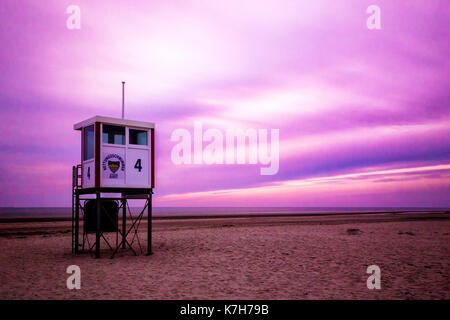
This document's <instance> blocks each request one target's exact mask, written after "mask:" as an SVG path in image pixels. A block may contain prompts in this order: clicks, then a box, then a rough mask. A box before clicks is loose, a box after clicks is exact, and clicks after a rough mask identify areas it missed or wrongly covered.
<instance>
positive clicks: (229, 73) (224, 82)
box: [0, 0, 450, 207]
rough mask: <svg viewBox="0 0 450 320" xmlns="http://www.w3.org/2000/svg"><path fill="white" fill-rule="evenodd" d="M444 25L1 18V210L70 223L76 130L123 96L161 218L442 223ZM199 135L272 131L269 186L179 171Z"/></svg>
mask: <svg viewBox="0 0 450 320" xmlns="http://www.w3.org/2000/svg"><path fill="white" fill-rule="evenodd" d="M374 4H375V5H377V6H379V8H380V21H381V29H375V30H369V29H368V27H367V25H366V21H367V19H368V18H369V16H370V14H368V13H366V10H367V8H368V6H370V5H374ZM70 5H76V6H78V7H79V8H80V21H81V22H80V29H69V28H68V27H67V20H68V19H69V17H70V16H71V14H72V11H69V13H67V8H68V7H69V6H70ZM449 18H450V3H449V2H448V1H444V0H443V1H440V0H434V1H425V0H421V1H417V0H410V1H399V0H396V1H392V0H389V1H385V0H370V1H366V0H346V1H334V0H316V1H292V0H290V1H288V0H273V1H272V0H264V1H260V0H259V1H254V0H245V1H242V0H239V1H235V0H226V1H223V0H217V1H205V0H203V1H199V0H198V1H189V0H185V1H177V0H175V1H172V0H171V1H137V0H127V1H125V0H119V1H102V0H97V1H86V0H71V1H64V0H46V1H32V0H21V1H17V0H2V1H1V2H0V119H1V126H0V163H1V170H0V206H1V207H6V206H15V207H28V206H33V207H43V206H51V207H61V206H70V203H71V167H72V165H75V164H77V163H79V161H80V133H79V132H78V131H74V130H73V124H75V123H77V122H80V121H82V120H85V119H87V118H90V117H92V116H94V115H103V116H111V117H120V116H121V98H122V97H121V81H126V83H127V84H126V111H125V116H126V118H127V119H134V120H142V121H149V122H155V123H156V146H155V150H156V188H155V201H154V204H155V205H156V206H260V207H263V206H300V207H301V206H305V207H327V206H331V207H333V206H334V207H336V206H341V207H350V206H356V207H373V206H376V207H395V206H397V207H408V206H411V207H450V196H449V195H450V126H449V125H450V90H449V89H450V80H449V77H448V75H449V70H450V68H449V67H450V66H449V58H448V57H449V56H450V37H449V36H450V32H449V30H450V19H449ZM195 122H201V123H202V124H203V127H204V128H205V129H208V128H210V129H217V130H219V131H220V132H225V130H227V129H228V128H242V129H249V128H250V129H267V130H269V131H270V130H271V129H278V130H279V170H278V172H277V173H276V174H274V175H261V174H260V165H252V164H233V165H230V164H229V165H226V164H212V165H207V164H190V165H186V164H181V165H177V164H175V163H174V162H173V161H172V159H171V152H172V149H173V148H174V146H175V144H176V143H175V142H173V141H171V135H172V133H173V132H174V130H176V129H179V128H182V129H187V130H189V131H190V132H193V127H194V123H195Z"/></svg>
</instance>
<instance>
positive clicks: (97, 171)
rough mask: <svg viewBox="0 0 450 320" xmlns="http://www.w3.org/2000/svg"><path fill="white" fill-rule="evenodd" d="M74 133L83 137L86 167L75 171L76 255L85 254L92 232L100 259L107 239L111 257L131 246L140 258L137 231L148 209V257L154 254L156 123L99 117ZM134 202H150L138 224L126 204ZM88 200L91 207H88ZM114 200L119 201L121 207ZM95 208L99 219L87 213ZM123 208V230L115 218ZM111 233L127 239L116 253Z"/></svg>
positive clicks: (77, 127)
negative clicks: (108, 235) (135, 245)
mask: <svg viewBox="0 0 450 320" xmlns="http://www.w3.org/2000/svg"><path fill="white" fill-rule="evenodd" d="M122 114H123V113H122ZM74 129H75V130H78V131H80V132H81V164H79V165H77V166H74V167H73V205H72V251H73V252H74V253H78V252H79V249H80V248H82V250H84V246H85V238H86V237H87V235H88V233H89V232H92V233H93V230H95V233H96V241H95V243H94V245H95V256H96V257H99V256H100V241H101V239H102V237H103V239H104V240H105V241H106V243H107V244H108V246H109V247H110V248H111V249H112V250H113V251H114V252H113V255H112V256H114V254H115V253H116V252H117V251H118V249H119V248H120V247H122V248H126V247H129V248H130V249H131V250H132V251H133V252H134V253H135V254H136V252H135V251H134V250H133V247H132V244H133V241H134V239H135V236H137V227H138V226H139V224H140V222H141V218H142V216H143V213H144V211H145V209H147V210H148V241H147V253H148V254H151V207H152V204H151V200H152V194H153V188H154V187H155V169H154V168H155V165H154V164H155V148H154V141H155V125H154V123H151V122H143V121H134V120H126V119H118V118H111V117H103V116H94V117H92V118H89V119H87V120H84V121H81V122H79V123H76V124H75V125H74ZM105 194H121V196H120V197H115V198H114V197H103V196H104V195H105ZM86 195H91V196H92V195H95V196H96V198H95V199H93V198H92V197H91V198H82V197H83V196H86ZM102 197H103V198H102ZM131 198H132V199H146V204H145V206H144V209H143V210H142V212H141V213H140V214H139V215H138V216H137V218H136V219H133V217H132V215H131V210H129V207H128V205H127V199H131ZM88 201H90V202H91V203H90V204H87V202H88ZM111 201H115V203H117V205H114V203H111ZM81 202H83V204H82V203H81ZM127 207H128V211H129V213H130V216H131V220H132V225H131V228H130V229H128V230H127V228H126V221H127V219H126V216H127ZM89 208H91V209H89ZM92 208H96V214H95V213H94V214H92V213H91V214H89V213H88V212H87V211H88V210H91V211H92ZM111 208H112V209H111ZM120 208H121V209H122V226H121V228H119V221H118V220H119V219H118V213H116V212H117V211H118V210H120ZM80 209H81V210H82V213H83V241H82V244H80V241H79V222H80ZM108 210H109V211H110V212H108ZM111 211H112V213H111ZM89 217H91V218H89ZM92 217H94V219H92ZM95 217H96V219H95ZM105 219H106V220H105ZM102 220H104V221H103V223H102ZM89 226H91V227H89ZM112 231H115V232H117V233H118V234H120V235H121V239H122V240H121V242H120V244H118V245H117V244H116V248H113V247H112V246H111V245H110V244H109V242H108V241H107V240H106V238H105V237H104V236H103V233H104V232H112ZM128 235H132V236H133V239H132V240H131V241H127V236H128ZM138 240H139V239H138ZM94 245H92V247H90V245H89V247H90V248H89V250H91V249H92V248H93V247H94ZM139 245H140V243H139ZM141 250H142V248H141Z"/></svg>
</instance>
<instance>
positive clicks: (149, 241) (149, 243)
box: [147, 191, 153, 256]
mask: <svg viewBox="0 0 450 320" xmlns="http://www.w3.org/2000/svg"><path fill="white" fill-rule="evenodd" d="M152 192H153V191H150V193H149V195H148V200H147V201H148V207H147V211H148V214H147V221H148V223H147V255H148V256H149V255H151V254H152Z"/></svg>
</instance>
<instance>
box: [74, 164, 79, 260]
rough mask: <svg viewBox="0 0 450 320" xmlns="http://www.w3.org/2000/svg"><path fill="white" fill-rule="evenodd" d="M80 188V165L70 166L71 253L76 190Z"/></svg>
mask: <svg viewBox="0 0 450 320" xmlns="http://www.w3.org/2000/svg"><path fill="white" fill-rule="evenodd" d="M80 188H81V164H78V165H76V166H72V253H75V209H76V208H75V207H76V206H77V205H78V203H76V194H77V190H78V189H80Z"/></svg>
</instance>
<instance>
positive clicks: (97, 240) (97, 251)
mask: <svg viewBox="0 0 450 320" xmlns="http://www.w3.org/2000/svg"><path fill="white" fill-rule="evenodd" d="M96 198H97V230H96V232H95V257H96V258H100V230H101V229H100V223H101V218H100V216H101V203H100V192H97V197H96Z"/></svg>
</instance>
